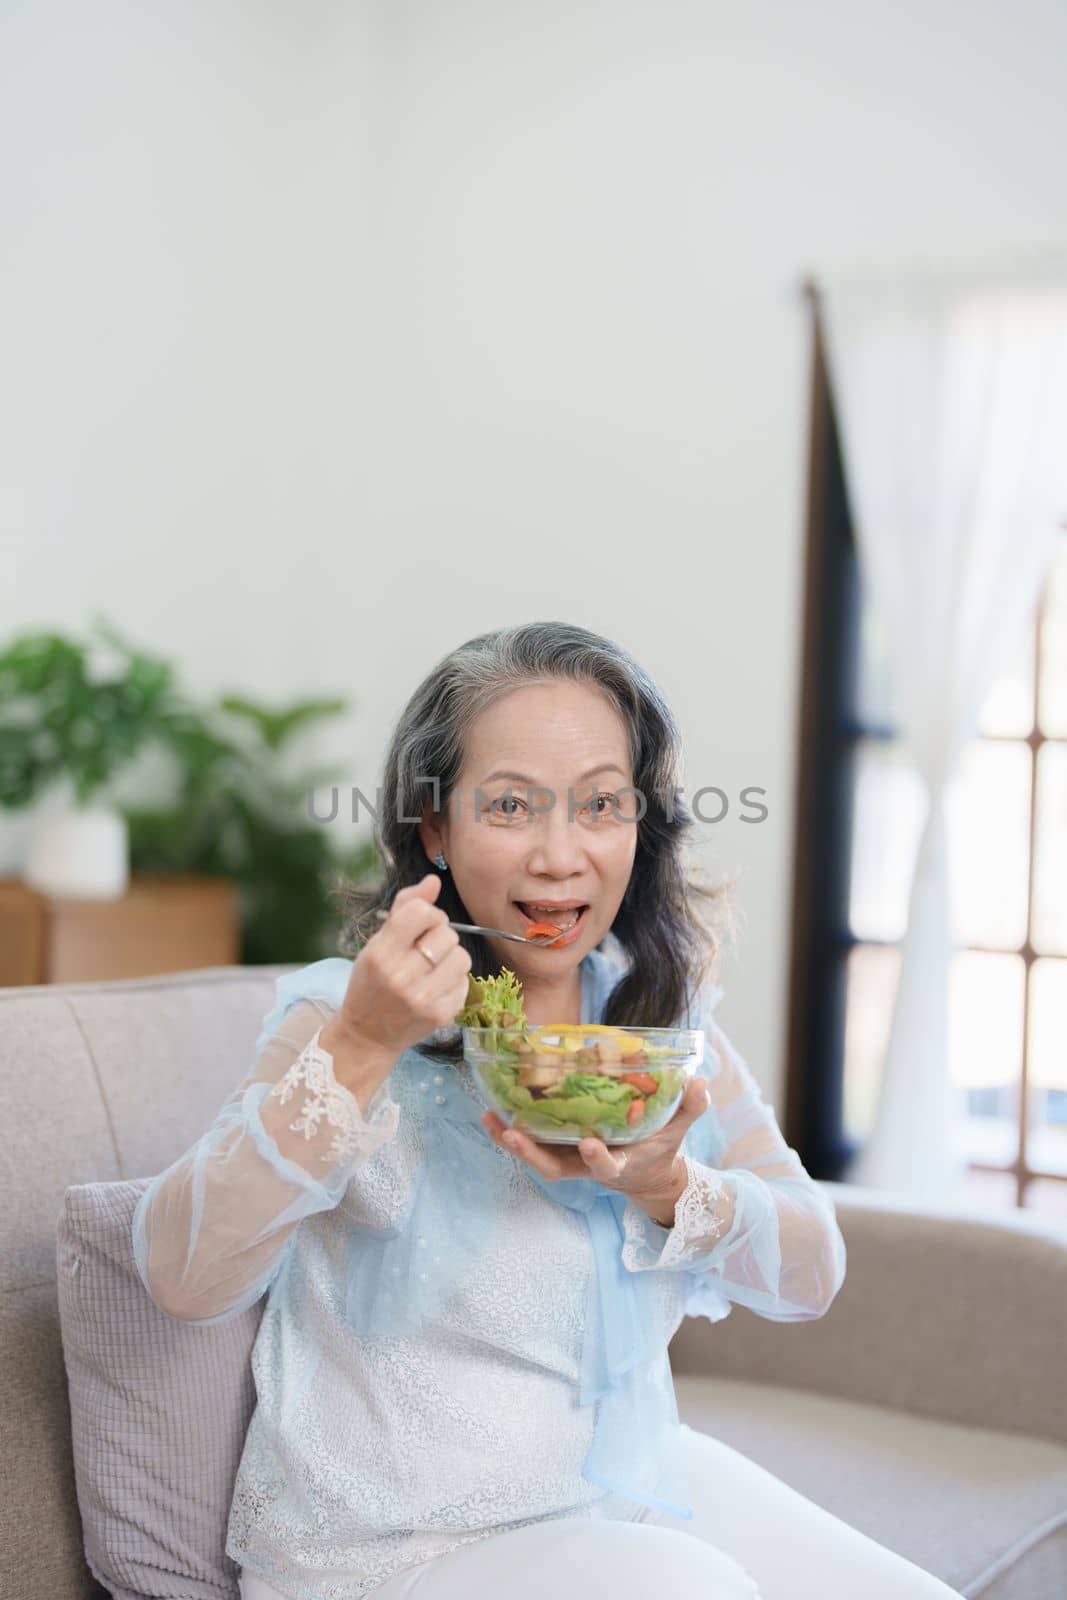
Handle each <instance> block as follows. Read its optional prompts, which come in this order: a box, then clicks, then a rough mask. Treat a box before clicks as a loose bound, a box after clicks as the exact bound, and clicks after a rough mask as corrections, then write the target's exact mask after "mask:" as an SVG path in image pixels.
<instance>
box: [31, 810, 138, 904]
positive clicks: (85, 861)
mask: <svg viewBox="0 0 1067 1600" xmlns="http://www.w3.org/2000/svg"><path fill="white" fill-rule="evenodd" d="M22 876H23V878H24V880H25V881H26V883H28V884H29V885H30V886H31V887H32V888H34V889H39V890H40V891H41V893H42V894H52V895H73V896H75V897H77V898H79V899H89V900H118V899H120V898H121V896H122V895H124V894H125V893H126V888H127V885H128V883H129V878H130V837H129V828H128V827H127V825H126V818H125V817H124V816H123V814H122V812H121V811H116V810H115V809H114V807H112V806H79V807H76V808H73V809H71V810H64V811H53V812H49V813H47V814H45V815H44V816H41V817H39V818H38V821H37V824H36V827H35V828H34V831H33V837H32V839H31V841H30V850H29V856H28V859H27V862H26V866H25V867H24V869H23V873H22Z"/></svg>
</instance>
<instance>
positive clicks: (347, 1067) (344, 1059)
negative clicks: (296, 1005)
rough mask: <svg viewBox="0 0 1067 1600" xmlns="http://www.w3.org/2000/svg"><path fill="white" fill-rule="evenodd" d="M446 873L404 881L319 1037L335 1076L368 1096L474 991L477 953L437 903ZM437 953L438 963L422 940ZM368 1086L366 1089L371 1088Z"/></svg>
mask: <svg viewBox="0 0 1067 1600" xmlns="http://www.w3.org/2000/svg"><path fill="white" fill-rule="evenodd" d="M440 887H441V880H440V878H439V877H438V876H437V875H436V874H435V873H432V872H430V873H427V875H426V877H425V878H423V879H421V880H420V882H418V883H415V884H411V885H410V886H409V887H408V888H406V889H401V890H399V891H398V893H397V894H396V895H395V896H394V898H393V903H392V905H391V906H390V908H389V915H388V916H387V917H386V919H385V921H384V922H383V923H382V925H381V927H380V928H379V929H378V931H377V932H376V933H374V934H372V935H371V937H370V938H369V939H368V940H367V942H366V944H365V945H364V946H363V948H362V949H361V950H360V952H359V954H358V955H357V956H356V958H355V960H354V962H353V963H352V971H351V972H350V973H349V977H348V987H347V989H346V990H345V995H344V999H343V1000H342V1001H341V1006H340V1009H339V1010H338V1011H336V1012H335V1013H334V1015H333V1016H332V1017H331V1018H330V1020H329V1021H328V1022H327V1023H325V1024H324V1026H323V1028H322V1032H321V1033H320V1035H319V1043H320V1044H321V1045H322V1048H323V1049H324V1050H328V1051H330V1053H331V1054H332V1055H333V1057H334V1076H335V1077H336V1078H337V1079H338V1081H339V1082H341V1083H344V1084H346V1086H347V1087H348V1088H352V1087H353V1083H352V1081H351V1079H352V1078H353V1076H354V1077H355V1078H356V1079H357V1080H358V1082H359V1086H360V1089H359V1095H358V1098H359V1099H360V1102H361V1103H362V1104H366V1102H367V1101H369V1100H370V1099H371V1097H372V1095H373V1094H374V1091H375V1090H376V1089H377V1087H378V1085H379V1084H380V1083H383V1082H384V1081H385V1079H386V1078H387V1077H388V1076H389V1073H390V1071H391V1070H392V1068H393V1066H394V1065H395V1063H396V1062H397V1061H398V1060H399V1058H400V1057H401V1056H402V1055H403V1053H404V1051H405V1050H407V1049H409V1048H410V1047H411V1046H412V1045H415V1044H418V1042H419V1040H420V1039H424V1038H425V1037H426V1035H427V1034H428V1033H431V1032H432V1031H433V1030H434V1029H435V1028H443V1027H445V1026H446V1025H447V1024H448V1023H450V1022H452V1021H453V1019H454V1018H455V1015H456V1012H457V1011H459V1010H460V1009H461V1007H462V1006H463V1005H464V1004H465V1002H466V999H467V980H468V977H469V975H470V970H471V958H470V956H469V955H468V953H467V951H466V950H465V949H464V948H463V946H462V945H461V944H460V942H459V935H458V933H457V932H456V930H455V928H450V927H449V926H448V915H447V913H446V912H445V911H443V910H442V909H441V907H440V906H436V905H434V903H433V902H434V901H435V900H436V898H437V896H438V894H439V893H440ZM420 944H421V945H424V946H425V947H426V949H427V950H429V952H430V954H431V955H432V956H433V957H434V958H435V961H436V966H431V965H430V963H429V961H428V960H427V959H426V957H425V956H424V955H423V954H422V952H421V951H420V950H419V949H417V946H418V945H420ZM364 1091H366V1093H364Z"/></svg>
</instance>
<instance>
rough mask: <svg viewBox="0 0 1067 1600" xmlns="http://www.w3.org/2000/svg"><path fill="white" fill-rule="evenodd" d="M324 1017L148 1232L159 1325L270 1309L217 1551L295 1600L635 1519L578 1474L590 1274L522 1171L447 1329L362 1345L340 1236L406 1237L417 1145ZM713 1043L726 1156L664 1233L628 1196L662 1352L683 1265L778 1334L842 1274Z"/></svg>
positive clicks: (281, 1037) (240, 1096)
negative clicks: (361, 1228) (336, 1041)
mask: <svg viewBox="0 0 1067 1600" xmlns="http://www.w3.org/2000/svg"><path fill="white" fill-rule="evenodd" d="M586 963H587V964H588V965H587V966H585V965H584V966H583V1019H584V1020H585V1021H595V1020H598V1019H599V1017H600V1016H601V1015H602V1011H603V1004H604V1002H605V1000H606V998H607V995H608V994H609V993H610V990H611V988H612V986H613V985H614V983H615V982H616V981H617V977H618V969H617V967H615V966H614V965H613V963H612V962H611V961H610V959H609V958H608V957H607V956H605V955H604V953H603V952H602V951H594V952H593V953H592V955H591V956H590V957H587V958H586ZM587 1002H588V1003H587ZM330 1014H331V1012H330V1009H329V1007H328V1006H327V1005H326V1004H325V1002H321V1001H317V1000H302V1001H300V1002H299V1003H298V1004H297V1005H295V1006H294V1007H293V1008H292V1009H291V1010H290V1011H289V1012H288V1013H287V1015H286V1017H285V1019H284V1021H283V1023H282V1025H281V1027H280V1029H279V1030H278V1031H277V1032H276V1033H275V1034H274V1035H273V1036H272V1037H271V1039H270V1040H269V1042H268V1043H267V1045H266V1046H265V1047H264V1049H263V1050H262V1051H261V1053H260V1055H259V1057H258V1059H257V1061H256V1062H255V1064H254V1066H253V1069H252V1071H251V1072H250V1073H249V1075H248V1077H246V1078H245V1079H244V1081H243V1082H242V1083H241V1084H240V1085H239V1086H238V1087H237V1088H236V1089H235V1090H234V1092H233V1094H232V1095H231V1096H230V1098H229V1099H228V1100H227V1102H226V1104H225V1105H224V1106H223V1108H222V1110H221V1111H220V1113H219V1115H218V1117H217V1118H216V1120H215V1122H214V1124H213V1125H212V1127H211V1128H209V1129H208V1130H207V1132H206V1133H205V1134H204V1135H203V1136H202V1138H201V1139H200V1140H199V1141H198V1142H197V1144H196V1145H194V1146H193V1147H192V1149H191V1150H189V1151H188V1152H187V1153H186V1154H185V1155H184V1156H183V1157H181V1158H180V1159H179V1160H178V1161H177V1162H175V1163H174V1164H173V1165H172V1166H171V1167H169V1168H168V1169H167V1170H166V1171H165V1172H164V1173H161V1174H160V1175H159V1176H158V1177H157V1178H155V1179H153V1181H152V1184H151V1185H150V1186H149V1188H148V1189H147V1190H146V1192H145V1194H144V1195H143V1196H142V1199H141V1201H140V1204H139V1206H138V1209H137V1214H136V1216H135V1219H134V1246H135V1253H136V1257H137V1264H138V1268H139V1270H140V1273H141V1276H142V1278H143V1280H144V1282H145V1285H146V1287H147V1289H148V1291H149V1293H150V1294H151V1295H152V1298H153V1299H154V1300H155V1301H156V1303H157V1304H158V1305H160V1306H161V1307H162V1308H163V1309H164V1310H166V1311H169V1312H170V1314H172V1315H174V1316H178V1317H181V1318H183V1319H186V1320H190V1321H198V1322H205V1323H214V1322H220V1321H223V1320H225V1319H226V1318H227V1317H232V1316H235V1315H236V1314H237V1313H238V1312H239V1311H240V1310H241V1309H243V1308H244V1307H246V1306H248V1305H250V1304H252V1303H253V1302H254V1301H255V1300H257V1299H258V1298H259V1297H260V1296H261V1295H262V1294H263V1293H264V1292H267V1302H266V1306H265V1308H264V1312H263V1318H262V1321H261V1324H260V1327H259V1332H258V1335H257V1338H256V1342H255V1346H254V1349H253V1356H252V1363H253V1371H254V1377H255V1384H256V1393H257V1405H256V1409H255V1411H254V1413H253V1416H252V1420H251V1424H250V1426H249V1429H248V1433H247V1437H246V1440H245V1447H244V1452H243V1455H242V1458H241V1463H240V1467H239V1470H238V1474H237V1481H236V1484H235V1489H234V1495H233V1501H232V1506H231V1511H230V1520H229V1530H228V1537H227V1545H226V1548H227V1552H228V1554H229V1555H230V1556H231V1557H232V1559H233V1560H234V1561H235V1562H238V1563H240V1564H241V1565H242V1566H243V1567H247V1568H249V1569H250V1570H251V1571H252V1572H254V1573H257V1574H259V1575H260V1576H261V1577H262V1578H263V1579H264V1580H265V1581H266V1582H267V1583H269V1584H271V1585H273V1586H276V1587H277V1588H278V1589H280V1590H281V1591H282V1593H284V1594H286V1595H290V1596H292V1597H294V1600H358V1597H361V1596H364V1595H366V1594H367V1593H368V1592H369V1591H370V1590H372V1589H373V1588H374V1587H375V1586H376V1585H378V1584H381V1583H384V1582H385V1580H386V1579H387V1578H388V1577H390V1576H391V1575H392V1574H393V1573H395V1572H397V1571H398V1570H400V1569H401V1568H403V1567H406V1566H409V1565H411V1564H412V1563H415V1562H419V1561H424V1560H427V1559H429V1558H430V1557H432V1556H435V1555H439V1554H444V1553H445V1552H447V1551H449V1550H453V1549H455V1548H457V1547H458V1546H460V1545H463V1544H467V1543H469V1542H471V1541H473V1540H476V1539H480V1538H484V1537H486V1536H488V1535H489V1534H492V1533H494V1532H498V1531H500V1530H501V1529H503V1528H505V1527H506V1528H517V1527H520V1526H523V1525H524V1524H526V1523H530V1522H536V1521H538V1520H540V1519H542V1518H545V1517H554V1516H560V1515H567V1516H625V1515H628V1514H632V1511H633V1506H632V1503H631V1502H630V1501H628V1500H627V1501H625V1502H622V1501H620V1499H619V1498H618V1497H617V1496H615V1495H613V1494H611V1493H609V1492H607V1491H605V1490H603V1489H601V1488H599V1487H597V1486H595V1485H593V1484H591V1483H589V1482H588V1481H587V1480H586V1479H585V1478H584V1477H583V1476H582V1471H581V1469H582V1463H583V1461H584V1459H585V1456H586V1454H587V1452H588V1450H589V1446H590V1443H591V1439H592V1432H593V1426H594V1422H595V1416H594V1413H595V1409H596V1408H595V1406H593V1405H590V1406H586V1407H584V1408H583V1407H580V1406H578V1405H577V1404H576V1399H575V1386H576V1383H577V1380H578V1375H579V1357H580V1352H581V1347H582V1318H583V1316H584V1308H585V1305H586V1285H587V1277H588V1274H589V1272H590V1271H591V1270H593V1259H592V1251H591V1246H590V1242H589V1238H588V1234H587V1231H586V1227H585V1224H584V1222H583V1219H582V1217H581V1215H580V1214H578V1213H576V1212H575V1211H572V1210H571V1209H569V1208H568V1207H566V1206H562V1205H556V1204H553V1202H552V1201H551V1200H550V1199H548V1198H547V1197H546V1195H545V1193H544V1191H543V1190H542V1189H541V1188H540V1186H539V1185H538V1184H537V1183H536V1182H534V1180H533V1179H532V1178H531V1177H530V1176H529V1173H528V1171H527V1169H526V1168H525V1166H524V1164H523V1163H522V1162H521V1160H519V1159H517V1158H516V1157H514V1156H512V1155H510V1154H509V1153H508V1152H506V1151H504V1150H501V1149H498V1150H497V1153H498V1155H499V1156H500V1159H501V1160H502V1161H506V1162H508V1163H509V1164H510V1165H511V1169H512V1170H511V1172H510V1184H509V1189H508V1204H507V1212H506V1216H505V1217H504V1218H503V1219H502V1225H501V1226H500V1227H498V1228H497V1230H496V1231H495V1234H494V1237H493V1242H492V1244H491V1246H490V1247H489V1248H488V1249H487V1251H486V1253H485V1255H484V1258H482V1259H479V1260H478V1261H476V1262H473V1263H472V1270H471V1273H470V1275H469V1276H468V1277H467V1279H466V1280H465V1281H464V1282H463V1285H462V1288H461V1290H460V1291H459V1292H457V1293H456V1294H455V1295H454V1296H453V1297H452V1298H451V1299H450V1301H449V1302H448V1304H447V1307H446V1309H445V1311H444V1312H443V1313H442V1315H441V1316H440V1317H439V1318H438V1319H437V1320H436V1321H434V1322H432V1323H428V1324H427V1325H426V1327H425V1328H424V1329H423V1330H422V1331H421V1332H420V1333H419V1334H418V1336H417V1337H414V1338H410V1339H403V1338H396V1337H390V1338H384V1337H383V1338H357V1337H355V1336H354V1335H353V1333H352V1331H351V1329H350V1328H349V1326H348V1325H347V1323H346V1321H345V1318H344V1315H343V1310H344V1305H343V1295H344V1286H345V1244H346V1235H347V1233H348V1231H349V1227H350V1223H351V1222H352V1221H353V1220H361V1221H363V1222H364V1223H369V1224H371V1225H373V1226H376V1227H388V1226H389V1225H390V1223H393V1224H395V1225H397V1226H399V1225H400V1224H401V1222H402V1219H403V1215H404V1209H405V1201H406V1198H407V1196H408V1193H409V1187H410V1184H411V1181H412V1177H413V1175H414V1173H415V1172H416V1171H417V1169H418V1162H419V1158H420V1151H419V1145H418V1138H417V1135H416V1133H415V1132H414V1130H413V1129H412V1128H411V1127H409V1126H408V1125H407V1122H406V1120H401V1119H400V1117H399V1108H398V1106H397V1105H396V1103H395V1102H394V1101H393V1100H392V1098H391V1096H390V1095H389V1093H388V1084H387V1083H386V1084H384V1085H382V1087H381V1088H380V1089H379V1090H378V1091H377V1093H376V1094H375V1095H374V1096H373V1098H372V1099H371V1101H370V1103H369V1104H368V1105H366V1106H363V1107H361V1106H360V1105H359V1103H358V1102H357V1100H356V1098H355V1097H354V1095H352V1094H351V1093H350V1092H349V1090H348V1089H346V1088H344V1087H343V1086H342V1085H340V1084H339V1083H338V1082H337V1081H336V1080H335V1078H334V1075H333V1067H332V1061H331V1058H330V1056H329V1054H328V1053H327V1052H326V1051H324V1050H322V1049H321V1047H320V1046H319V1043H318V1035H319V1031H320V1029H321V1027H322V1025H323V1024H324V1022H325V1021H326V1019H327V1017H328V1016H329V1015H330ZM704 1026H705V1033H706V1035H707V1038H708V1044H709V1046H710V1047H711V1049H712V1051H713V1052H714V1054H713V1055H710V1054H709V1060H710V1062H711V1067H710V1070H709V1068H707V1067H706V1068H705V1076H709V1077H710V1079H711V1082H710V1091H711V1097H712V1105H711V1107H710V1108H709V1110H708V1111H707V1112H706V1113H705V1115H706V1116H710V1117H715V1118H717V1119H718V1122H719V1125H720V1128H721V1138H720V1139H719V1140H718V1145H719V1147H720V1148H721V1156H720V1159H719V1162H718V1164H717V1166H716V1167H715V1168H712V1167H708V1166H704V1165H702V1164H701V1163H699V1162H696V1161H693V1160H691V1159H690V1158H689V1157H688V1156H686V1157H684V1160H685V1163H686V1170H687V1172H688V1175H689V1183H688V1186H687V1188H686V1190H685V1193H684V1194H683V1195H682V1197H681V1200H680V1201H679V1203H678V1205H677V1208H676V1212H675V1222H674V1226H673V1228H670V1229H668V1228H665V1227H662V1226H660V1224H658V1223H656V1222H653V1221H652V1220H651V1219H650V1218H649V1217H648V1216H647V1215H646V1213H645V1212H644V1211H642V1210H641V1209H640V1208H639V1207H638V1206H637V1205H635V1204H634V1203H633V1202H630V1203H629V1204H628V1205H627V1207H626V1212H625V1218H624V1221H625V1230H626V1242H625V1244H624V1246H623V1251H622V1260H623V1263H624V1265H625V1266H626V1267H627V1268H628V1269H629V1270H631V1271H635V1272H637V1271H644V1270H649V1269H661V1270H659V1272H658V1274H657V1275H658V1278H659V1288H660V1304H661V1310H662V1319H663V1338H664V1342H665V1343H666V1342H667V1341H669V1340H670V1338H671V1337H672V1335H673V1333H674V1331H675V1330H676V1328H677V1327H678V1324H679V1323H680V1321H681V1319H682V1314H683V1313H682V1299H681V1269H682V1268H683V1267H688V1268H689V1269H690V1270H692V1269H693V1268H694V1267H696V1268H697V1269H699V1270H701V1271H705V1270H706V1271H707V1272H708V1273H710V1274H713V1275H714V1278H715V1282H716V1284H717V1285H718V1287H719V1288H720V1289H721V1290H722V1291H723V1292H724V1293H725V1295H726V1296H727V1297H728V1299H730V1300H739V1301H741V1302H742V1303H745V1304H748V1305H750V1306H752V1308H753V1309H755V1310H757V1311H759V1312H760V1313H761V1314H763V1315H767V1316H772V1317H781V1318H783V1319H785V1320H798V1319H800V1318H804V1317H817V1316H820V1315H821V1314H822V1313H823V1312H824V1311H825V1310H826V1309H827V1307H828V1305H829V1304H830V1302H831V1301H832V1299H833V1297H834V1295H835V1294H836V1292H837V1289H838V1287H839V1286H840V1282H841V1280H842V1278H843V1275H844V1248H843V1244H842V1242H841V1236H840V1233H839V1232H838V1230H837V1225H836V1221H835V1220H834V1217H833V1209H832V1207H831V1206H830V1205H829V1202H828V1201H827V1200H826V1199H825V1198H824V1197H822V1196H821V1195H820V1193H819V1191H818V1190H817V1189H816V1186H815V1184H814V1183H813V1182H812V1180H811V1179H810V1178H808V1177H807V1174H806V1173H805V1172H804V1169H803V1167H802V1166H801V1164H800V1161H799V1158H798V1157H797V1155H796V1153H795V1152H794V1151H792V1150H790V1149H789V1148H788V1146H787V1145H786V1144H785V1141H784V1140H783V1138H782V1136H781V1133H780V1132H779V1130H778V1127H777V1123H776V1121H775V1118H774V1113H773V1111H772V1110H771V1109H770V1107H768V1106H767V1105H765V1104H764V1103H763V1101H762V1099H761V1097H760V1094H759V1090H758V1088H757V1086H756V1083H755V1081H754V1079H753V1078H752V1076H751V1074H750V1072H749V1070H748V1068H747V1066H746V1065H745V1063H744V1061H743V1060H742V1058H741V1057H740V1055H739V1054H738V1053H737V1052H736V1051H735V1050H734V1049H733V1047H732V1045H731V1044H730V1043H729V1041H728V1040H727V1038H726V1035H725V1034H724V1033H723V1032H722V1030H721V1028H719V1027H718V1026H717V1025H716V1024H715V1023H714V1021H713V1020H712V1019H711V1018H710V1014H709V1016H708V1017H707V1019H706V1021H705V1023H704ZM418 1060H419V1062H420V1063H421V1064H422V1065H423V1066H424V1067H425V1072H424V1076H423V1078H422V1079H421V1080H420V1088H421V1087H423V1086H424V1092H425V1093H427V1094H428V1095H430V1094H434V1093H435V1091H436V1090H438V1089H439V1086H440V1084H441V1082H442V1081H443V1079H442V1076H441V1075H442V1074H443V1073H444V1072H446V1071H447V1072H454V1073H458V1074H459V1075H460V1081H461V1082H462V1084H463V1086H464V1090H465V1092H469V1093H470V1094H471V1095H472V1096H473V1097H474V1098H475V1099H476V1100H478V1101H479V1104H481V1100H480V1096H479V1092H478V1090H477V1087H476V1085H475V1082H474V1080H473V1077H472V1075H471V1072H470V1069H469V1068H468V1067H466V1066H465V1065H461V1066H459V1067H456V1066H453V1065H451V1064H441V1063H437V1062H435V1061H434V1060H433V1059H432V1058H430V1057H428V1056H426V1055H423V1054H419V1055H418ZM731 1168H733V1169H735V1173H736V1175H737V1177H736V1182H735V1181H732V1180H731V1174H730V1169H731ZM756 1174H758V1176H756ZM776 1179H781V1180H786V1181H785V1182H784V1183H783V1185H782V1188H781V1190H777V1189H776V1187H775V1181H776ZM798 1179H799V1180H801V1181H800V1182H798ZM739 1196H743V1197H745V1198H744V1199H743V1200H741V1201H739ZM753 1196H755V1199H756V1203H755V1204H753ZM805 1196H808V1197H809V1198H808V1199H807V1201H806V1200H805ZM742 1213H743V1215H742ZM768 1263H773V1265H771V1266H769V1265H768ZM772 1277H773V1281H771V1278H772Z"/></svg>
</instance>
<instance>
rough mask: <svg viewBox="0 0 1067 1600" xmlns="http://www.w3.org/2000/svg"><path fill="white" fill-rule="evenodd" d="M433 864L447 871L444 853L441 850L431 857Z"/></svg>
mask: <svg viewBox="0 0 1067 1600" xmlns="http://www.w3.org/2000/svg"><path fill="white" fill-rule="evenodd" d="M433 864H434V866H435V867H440V869H441V871H442V872H447V870H448V862H447V861H446V860H445V853H444V851H443V850H438V852H437V854H436V855H435V856H434V858H433Z"/></svg>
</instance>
